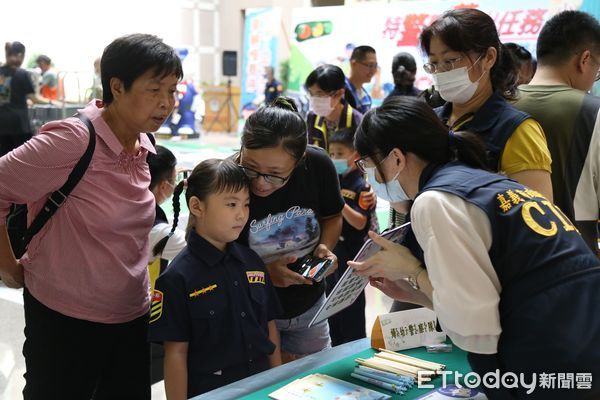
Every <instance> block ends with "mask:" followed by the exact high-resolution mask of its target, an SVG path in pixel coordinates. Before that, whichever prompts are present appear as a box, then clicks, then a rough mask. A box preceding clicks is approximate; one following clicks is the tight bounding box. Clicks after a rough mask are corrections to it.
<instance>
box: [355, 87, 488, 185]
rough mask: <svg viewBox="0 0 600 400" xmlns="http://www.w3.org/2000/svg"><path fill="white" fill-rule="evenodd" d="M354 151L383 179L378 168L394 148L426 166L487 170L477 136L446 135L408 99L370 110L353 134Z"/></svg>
mask: <svg viewBox="0 0 600 400" xmlns="http://www.w3.org/2000/svg"><path fill="white" fill-rule="evenodd" d="M354 147H355V148H356V150H357V151H358V153H359V154H360V155H361V157H369V158H371V159H372V160H373V162H375V163H376V164H377V165H378V166H377V169H378V171H379V173H380V174H381V176H382V177H384V178H385V176H384V174H383V171H382V170H381V167H380V166H379V164H380V163H381V162H382V161H383V159H384V158H385V157H387V155H388V154H389V153H390V152H391V151H392V149H394V148H398V149H400V150H402V152H404V153H413V154H415V155H417V156H418V157H419V158H421V159H422V160H424V161H426V162H428V163H438V164H445V163H447V162H450V161H455V160H457V161H460V162H463V163H465V164H467V165H469V166H471V167H475V168H480V169H487V162H486V161H487V159H486V153H485V147H484V145H483V143H482V142H481V139H480V138H479V137H478V136H477V135H476V134H474V133H471V132H467V131H461V132H453V133H449V132H448V128H447V127H446V125H444V124H443V123H442V121H440V119H439V118H438V116H437V115H436V114H435V112H434V111H433V110H432V109H431V107H429V105H427V103H425V101H423V100H422V99H418V98H415V97H409V96H394V97H390V98H388V99H386V100H385V101H384V102H383V104H382V105H381V106H380V107H377V108H373V109H371V110H369V111H368V112H367V113H366V114H365V115H364V117H363V120H362V122H361V124H360V126H359V127H358V130H357V131H356V135H355V137H354Z"/></svg>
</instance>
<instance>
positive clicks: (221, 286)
mask: <svg viewBox="0 0 600 400" xmlns="http://www.w3.org/2000/svg"><path fill="white" fill-rule="evenodd" d="M186 184H187V189H186V193H185V197H186V201H187V204H188V208H189V210H190V214H191V215H190V228H189V233H188V243H187V246H186V247H185V248H184V249H183V250H182V251H181V253H179V255H178V256H177V257H175V259H174V260H173V261H172V263H171V265H170V267H169V268H168V269H167V270H166V271H165V273H163V274H162V275H161V276H160V277H159V278H158V280H157V281H156V286H155V289H154V291H153V293H152V308H151V311H150V333H149V338H150V340H151V341H153V342H163V343H164V347H165V364H164V371H165V389H166V393H167V397H168V398H169V399H187V398H189V397H192V396H195V395H198V394H201V393H204V392H207V391H209V390H212V389H215V388H217V387H220V386H223V385H226V384H229V383H231V382H234V381H237V380H240V379H243V378H245V377H247V376H249V375H252V374H255V373H258V372H261V371H264V370H266V369H268V368H269V367H273V366H276V365H279V364H281V358H280V353H279V348H278V347H279V336H278V333H277V330H276V328H275V323H274V321H273V320H274V318H275V316H276V315H277V314H278V313H279V312H280V310H279V308H278V303H277V299H276V295H275V293H274V289H273V287H272V285H271V280H270V278H269V275H268V274H267V271H266V268H265V265H264V263H263V262H262V260H261V259H260V257H259V256H258V255H257V254H256V253H255V252H254V251H252V250H250V249H249V248H248V247H245V246H243V245H240V244H238V243H236V242H235V240H236V239H237V238H238V236H239V234H240V232H241V231H242V229H243V228H244V226H245V224H246V222H247V221H248V214H249V208H248V206H249V180H248V178H247V177H246V174H245V173H244V171H243V170H242V169H241V168H240V167H239V166H238V165H237V164H236V163H235V162H233V161H232V160H230V159H228V160H216V159H210V160H205V161H203V162H201V163H200V164H199V165H198V166H196V168H194V170H193V171H192V173H191V175H190V176H189V178H188V179H187V180H186V181H183V182H181V183H179V184H178V185H177V186H176V187H175V193H174V197H173V208H174V211H175V217H174V220H177V217H178V214H179V209H180V206H179V196H180V195H181V193H182V191H183V189H184V186H185V185H186Z"/></svg>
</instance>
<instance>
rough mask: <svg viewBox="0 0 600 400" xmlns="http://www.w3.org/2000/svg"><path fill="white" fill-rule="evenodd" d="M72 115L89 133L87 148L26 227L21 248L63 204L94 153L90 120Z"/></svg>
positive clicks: (92, 127)
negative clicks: (63, 182)
mask: <svg viewBox="0 0 600 400" xmlns="http://www.w3.org/2000/svg"><path fill="white" fill-rule="evenodd" d="M74 117H76V118H79V119H80V120H81V122H83V123H84V124H85V125H86V126H87V128H88V131H89V133H90V140H89V142H88V146H87V149H86V150H85V153H83V156H81V158H80V159H79V161H78V162H77V164H75V167H74V168H73V170H72V171H71V173H70V174H69V177H68V179H67V181H66V182H65V184H64V185H62V187H61V188H60V189H58V190H57V191H55V192H54V193H52V194H51V195H50V197H48V199H47V200H46V203H45V204H44V207H42V209H41V210H40V212H39V214H38V215H36V217H35V219H34V220H33V222H32V223H31V225H30V226H29V227H28V228H27V232H25V235H23V239H22V240H23V249H26V248H27V246H28V245H29V242H30V241H31V239H32V238H33V237H34V236H35V235H36V234H37V233H38V232H39V231H40V230H41V229H42V228H43V227H44V225H45V224H46V222H48V220H49V219H50V218H51V217H52V216H53V215H54V213H55V212H56V211H57V210H58V209H59V208H60V207H61V206H62V205H63V204H64V202H65V200H66V199H67V197H68V196H69V194H70V193H71V191H72V190H73V189H74V188H75V186H77V184H78V183H79V181H80V180H81V178H82V177H83V175H84V174H85V171H86V170H87V169H88V167H89V165H90V162H91V161H92V156H93V155H94V149H95V148H96V130H95V129H94V125H92V121H90V120H89V118H87V117H86V116H85V115H82V114H79V113H77V114H75V115H74Z"/></svg>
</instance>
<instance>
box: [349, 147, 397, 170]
mask: <svg viewBox="0 0 600 400" xmlns="http://www.w3.org/2000/svg"><path fill="white" fill-rule="evenodd" d="M376 154H381V153H376ZM390 154H391V152H390ZM388 156H389V154H388ZM386 158H387V156H385V157H384V158H383V159H382V160H381V161H379V162H378V163H377V164H375V163H374V162H373V160H372V159H371V156H365V157H363V158H359V159H358V160H356V161H354V164H355V165H356V168H358V170H359V171H360V172H362V173H363V174H364V173H366V172H367V169H368V168H374V167H376V166H378V165H379V164H381V163H382V162H384V161H385V159H386Z"/></svg>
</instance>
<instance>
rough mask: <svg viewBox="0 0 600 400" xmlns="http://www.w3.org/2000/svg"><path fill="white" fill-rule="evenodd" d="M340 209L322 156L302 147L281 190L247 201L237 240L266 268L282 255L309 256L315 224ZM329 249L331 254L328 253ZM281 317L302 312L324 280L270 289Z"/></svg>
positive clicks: (314, 149) (338, 196) (337, 188)
mask: <svg viewBox="0 0 600 400" xmlns="http://www.w3.org/2000/svg"><path fill="white" fill-rule="evenodd" d="M343 207H344V199H343V198H342V196H341V194H340V186H339V181H338V177H337V174H336V171H335V167H334V166H333V163H332V162H331V160H330V159H329V156H328V155H327V153H326V152H325V151H324V150H323V149H320V148H318V147H314V146H308V147H307V149H306V157H305V158H304V160H302V161H301V162H300V163H299V164H298V166H297V167H296V169H295V170H294V171H293V173H292V176H291V177H290V179H289V181H288V182H287V183H286V185H285V186H283V187H282V188H281V189H278V190H277V191H275V192H273V193H272V194H271V195H269V196H267V197H259V196H256V195H254V194H251V196H250V218H249V219H248V223H247V224H246V227H245V228H244V231H243V232H242V234H241V235H240V238H239V239H238V240H239V241H240V242H241V243H243V244H247V245H248V246H249V247H250V248H251V249H252V250H254V251H255V252H256V253H258V255H259V256H260V257H261V258H262V259H263V261H264V262H265V264H269V263H271V262H273V261H275V260H277V259H279V258H281V257H284V256H297V257H303V256H305V255H307V254H312V252H313V251H314V249H315V247H316V246H317V245H318V244H319V240H320V237H321V226H320V224H319V219H320V218H324V217H329V216H333V215H336V214H339V213H340V212H341V211H342V208H343ZM330 250H333V249H330ZM276 289H277V294H278V296H279V300H280V302H281V306H282V308H283V315H281V316H280V318H281V319H287V318H293V317H296V316H298V315H300V314H302V313H304V312H305V311H306V310H308V309H309V308H310V307H312V306H313V305H314V304H315V303H316V301H317V300H318V299H319V298H320V297H321V295H322V294H323V292H324V289H325V287H324V281H322V282H320V283H314V284H313V285H292V286H289V287H287V288H276Z"/></svg>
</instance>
